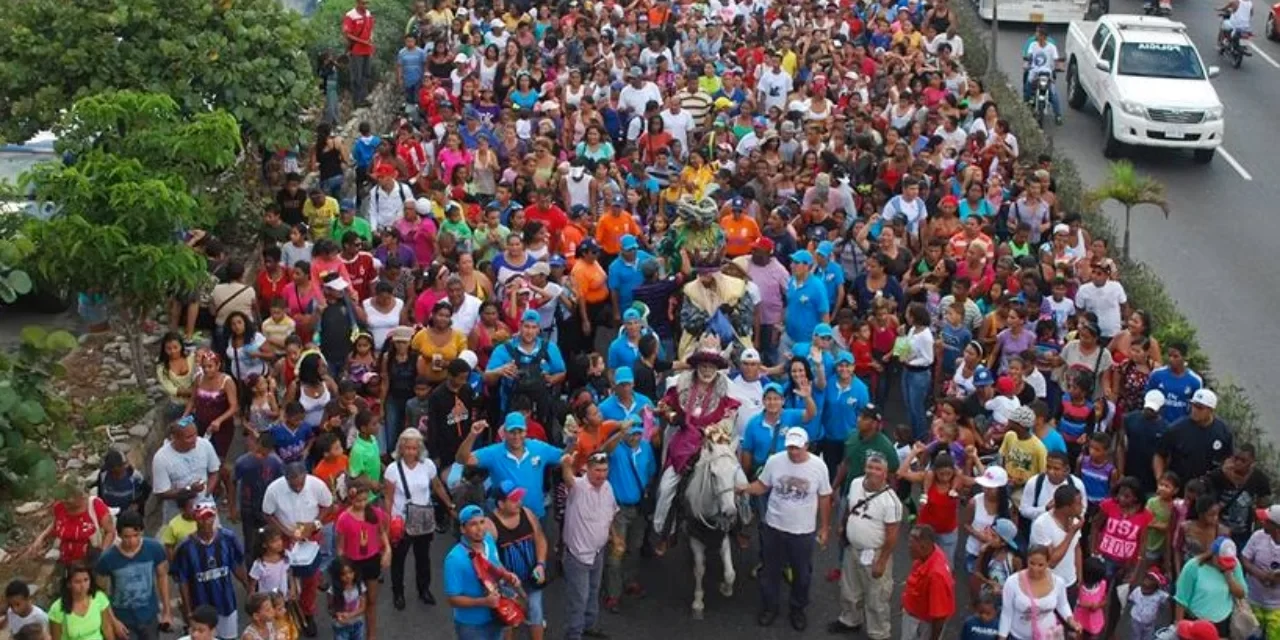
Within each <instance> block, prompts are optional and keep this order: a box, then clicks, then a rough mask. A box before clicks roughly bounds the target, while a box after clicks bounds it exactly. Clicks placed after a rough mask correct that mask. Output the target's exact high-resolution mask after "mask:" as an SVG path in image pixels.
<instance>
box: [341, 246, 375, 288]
mask: <svg viewBox="0 0 1280 640" xmlns="http://www.w3.org/2000/svg"><path fill="white" fill-rule="evenodd" d="M342 263H343V266H345V267H346V269H347V273H349V274H351V288H352V289H355V292H356V295H357V296H358V299H360V300H364V299H366V298H369V297H370V296H372V295H373V283H374V282H377V280H378V267H377V266H376V265H375V264H374V263H373V254H371V253H368V252H366V251H361V252H359V253H357V254H356V256H355V257H354V258H352V259H350V260H347V259H346V258H343V259H342Z"/></svg>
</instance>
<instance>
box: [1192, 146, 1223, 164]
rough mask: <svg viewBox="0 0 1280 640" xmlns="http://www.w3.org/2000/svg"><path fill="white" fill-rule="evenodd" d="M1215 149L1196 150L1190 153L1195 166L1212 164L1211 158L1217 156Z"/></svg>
mask: <svg viewBox="0 0 1280 640" xmlns="http://www.w3.org/2000/svg"><path fill="white" fill-rule="evenodd" d="M1217 153H1218V150H1217V149H1196V150H1195V151H1193V152H1192V153H1191V157H1192V159H1194V160H1195V161H1196V164H1209V163H1210V162H1213V156H1215V155H1217Z"/></svg>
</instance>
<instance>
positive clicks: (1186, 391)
mask: <svg viewBox="0 0 1280 640" xmlns="http://www.w3.org/2000/svg"><path fill="white" fill-rule="evenodd" d="M1203 386H1204V380H1202V379H1201V378H1200V374H1198V373H1196V372H1194V371H1192V370H1191V369H1183V371H1182V375H1178V374H1176V373H1174V372H1173V369H1170V368H1169V367H1160V368H1158V369H1156V370H1155V371H1152V372H1151V375H1150V376H1149V377H1148V378H1147V391H1150V390H1152V389H1159V390H1160V392H1161V393H1163V394H1164V408H1162V409H1160V415H1162V416H1164V421H1165V422H1168V423H1169V424H1173V423H1175V422H1177V421H1178V420H1180V419H1182V418H1185V417H1186V416H1187V415H1188V414H1190V413H1191V396H1192V395H1194V394H1195V392H1196V391H1199V390H1200V388H1201V387H1203Z"/></svg>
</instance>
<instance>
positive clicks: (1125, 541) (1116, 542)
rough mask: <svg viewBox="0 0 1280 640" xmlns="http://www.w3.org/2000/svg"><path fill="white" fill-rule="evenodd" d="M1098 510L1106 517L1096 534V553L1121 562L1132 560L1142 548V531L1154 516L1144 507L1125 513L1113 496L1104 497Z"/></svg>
mask: <svg viewBox="0 0 1280 640" xmlns="http://www.w3.org/2000/svg"><path fill="white" fill-rule="evenodd" d="M1099 510H1100V511H1102V515H1104V516H1106V518H1107V519H1106V520H1105V521H1103V524H1102V535H1100V536H1098V538H1099V540H1098V553H1101V554H1102V555H1103V556H1104V557H1106V558H1107V559H1108V560H1113V561H1115V562H1119V563H1122V564H1125V563H1129V562H1132V561H1133V560H1134V559H1135V558H1137V557H1138V552H1139V550H1140V549H1141V548H1142V547H1141V545H1140V541H1141V540H1142V535H1143V532H1145V531H1146V530H1147V525H1149V524H1151V521H1152V520H1153V519H1154V518H1155V516H1153V515H1151V512H1150V511H1147V510H1146V509H1141V510H1139V511H1137V512H1135V513H1131V514H1126V513H1125V512H1124V509H1121V508H1120V503H1118V502H1116V501H1115V499H1114V498H1106V499H1104V500H1103V501H1102V506H1101V507H1099Z"/></svg>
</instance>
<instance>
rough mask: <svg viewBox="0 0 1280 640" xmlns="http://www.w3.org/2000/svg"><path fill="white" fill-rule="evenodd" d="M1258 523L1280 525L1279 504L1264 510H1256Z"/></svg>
mask: <svg viewBox="0 0 1280 640" xmlns="http://www.w3.org/2000/svg"><path fill="white" fill-rule="evenodd" d="M1254 515H1256V516H1257V518H1258V521H1259V522H1270V523H1271V524H1276V525H1280V504H1273V505H1271V506H1269V507H1267V508H1266V509H1258V510H1257V512H1255V514H1254Z"/></svg>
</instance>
